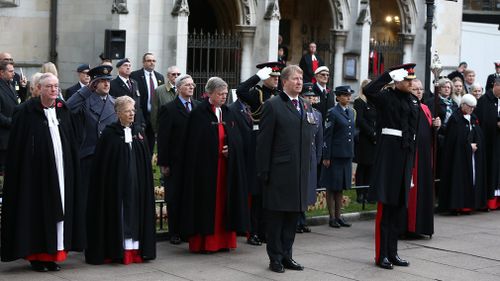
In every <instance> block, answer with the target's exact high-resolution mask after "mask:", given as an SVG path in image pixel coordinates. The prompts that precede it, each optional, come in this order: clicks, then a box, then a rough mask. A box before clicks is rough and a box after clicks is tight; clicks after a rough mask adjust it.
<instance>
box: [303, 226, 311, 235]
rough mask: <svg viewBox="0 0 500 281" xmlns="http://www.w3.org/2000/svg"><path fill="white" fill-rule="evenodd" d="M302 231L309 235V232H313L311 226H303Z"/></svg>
mask: <svg viewBox="0 0 500 281" xmlns="http://www.w3.org/2000/svg"><path fill="white" fill-rule="evenodd" d="M302 231H304V232H306V233H309V232H311V228H310V227H309V226H307V225H303V226H302Z"/></svg>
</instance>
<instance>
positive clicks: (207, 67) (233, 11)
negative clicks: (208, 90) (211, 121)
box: [186, 0, 241, 97]
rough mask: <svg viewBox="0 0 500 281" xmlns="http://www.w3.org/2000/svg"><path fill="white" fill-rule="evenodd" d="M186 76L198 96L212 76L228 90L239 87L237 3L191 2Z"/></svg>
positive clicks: (222, 0)
mask: <svg viewBox="0 0 500 281" xmlns="http://www.w3.org/2000/svg"><path fill="white" fill-rule="evenodd" d="M188 3H189V6H190V7H191V9H190V15H189V19H188V31H189V34H188V58H187V67H186V70H187V73H188V74H190V75H191V76H192V77H193V80H194V82H195V83H196V85H197V86H196V93H195V94H196V96H197V97H199V96H200V95H201V94H202V93H203V92H204V88H205V84H206V81H207V80H208V78H210V77H212V76H218V77H221V78H222V79H224V80H225V81H226V82H227V83H228V85H229V88H235V87H236V86H237V85H238V83H239V77H240V64H241V40H240V37H239V35H238V34H236V33H235V27H236V25H237V24H239V22H240V15H239V8H238V6H237V4H238V3H237V2H236V1H224V0H189V1H188ZM194 7H196V8H194Z"/></svg>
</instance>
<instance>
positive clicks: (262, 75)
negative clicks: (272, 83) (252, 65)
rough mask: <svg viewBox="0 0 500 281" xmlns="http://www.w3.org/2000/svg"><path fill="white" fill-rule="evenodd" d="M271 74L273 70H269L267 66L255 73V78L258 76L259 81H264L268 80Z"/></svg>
mask: <svg viewBox="0 0 500 281" xmlns="http://www.w3.org/2000/svg"><path fill="white" fill-rule="evenodd" d="M271 72H273V69H272V68H270V67H269V66H266V67H264V68H262V69H261V70H259V71H257V76H259V78H260V80H266V79H267V78H269V77H270V76H271V75H269V74H271Z"/></svg>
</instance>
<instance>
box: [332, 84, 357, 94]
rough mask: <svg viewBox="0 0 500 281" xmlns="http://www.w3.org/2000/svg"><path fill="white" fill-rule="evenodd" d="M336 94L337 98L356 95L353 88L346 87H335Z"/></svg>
mask: <svg viewBox="0 0 500 281" xmlns="http://www.w3.org/2000/svg"><path fill="white" fill-rule="evenodd" d="M334 92H335V95H336V96H342V95H352V94H353V93H354V90H353V89H351V86H349V85H344V86H338V87H335V91H334Z"/></svg>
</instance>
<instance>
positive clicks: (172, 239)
mask: <svg viewBox="0 0 500 281" xmlns="http://www.w3.org/2000/svg"><path fill="white" fill-rule="evenodd" d="M180 243H182V240H181V238H180V237H179V236H178V235H172V236H171V237H170V244H174V245H179V244H180Z"/></svg>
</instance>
